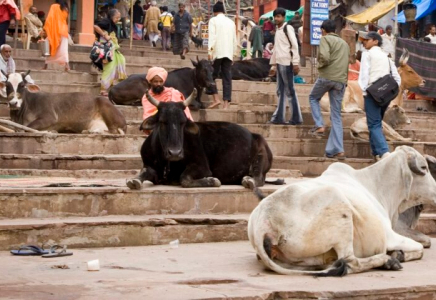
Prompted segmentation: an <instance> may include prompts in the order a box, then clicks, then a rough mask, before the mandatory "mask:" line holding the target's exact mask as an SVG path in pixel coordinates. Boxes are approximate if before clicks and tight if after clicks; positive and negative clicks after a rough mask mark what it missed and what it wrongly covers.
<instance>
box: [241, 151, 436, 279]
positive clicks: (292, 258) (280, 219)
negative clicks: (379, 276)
mask: <svg viewBox="0 0 436 300" xmlns="http://www.w3.org/2000/svg"><path fill="white" fill-rule="evenodd" d="M435 201H436V182H435V180H434V179H433V177H432V176H431V174H430V172H429V170H428V165H427V162H426V160H425V158H424V157H423V156H422V155H421V154H419V152H418V151H416V150H415V149H413V148H411V147H407V146H401V147H398V148H397V149H396V150H395V152H393V153H391V154H390V155H389V156H387V157H386V158H384V159H383V160H381V161H379V162H378V163H376V164H374V165H372V166H370V167H367V168H364V169H361V170H355V169H353V168H352V167H350V166H349V165H346V164H343V163H334V164H332V165H331V166H330V167H329V168H328V169H327V170H326V171H325V172H324V173H323V174H322V175H321V176H320V177H318V178H314V179H309V180H306V181H303V182H298V183H295V184H291V185H288V186H286V187H283V188H281V189H279V190H278V191H276V192H275V193H273V194H271V195H269V196H268V197H266V198H265V199H264V200H263V201H262V202H261V203H260V204H259V205H258V206H257V207H256V209H255V210H254V211H253V213H252V214H251V216H250V219H249V222H248V237H249V239H250V242H251V244H252V245H253V247H254V249H255V250H256V252H257V254H258V255H259V257H260V259H261V260H262V261H263V263H264V264H265V265H266V266H267V267H268V268H269V269H271V270H273V271H275V272H277V273H280V274H298V273H300V274H313V275H318V276H343V275H345V274H351V273H359V272H363V271H366V270H370V269H373V268H378V267H384V268H386V269H390V270H398V269H401V268H402V267H401V265H400V262H401V261H410V260H416V259H421V258H422V256H423V253H424V252H423V246H422V245H421V244H420V243H418V242H415V241H414V240H412V239H410V238H407V237H404V236H401V235H399V234H398V233H396V232H395V231H394V230H393V229H392V228H393V226H394V225H395V223H396V222H397V220H398V214H399V213H401V212H403V211H405V210H407V209H408V208H410V207H413V206H416V205H419V204H425V203H428V204H435ZM390 251H393V252H392V255H388V254H387V253H388V252H390ZM332 263H333V265H332ZM326 267H327V269H325V270H322V271H315V270H319V269H323V268H326Z"/></svg>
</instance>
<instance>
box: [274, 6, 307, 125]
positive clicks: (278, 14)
mask: <svg viewBox="0 0 436 300" xmlns="http://www.w3.org/2000/svg"><path fill="white" fill-rule="evenodd" d="M273 16H274V21H275V23H276V25H277V29H276V33H275V38H274V52H273V54H272V56H271V60H270V64H271V65H272V68H271V74H270V75H271V76H274V74H276V75H277V97H278V103H277V109H276V110H275V112H274V114H273V116H272V117H271V120H270V121H269V122H268V123H269V124H283V125H300V124H302V123H303V116H302V114H301V109H300V104H299V103H298V98H297V94H296V92H295V88H294V75H297V74H298V73H299V72H300V67H299V63H300V55H299V54H298V42H297V38H296V36H295V32H294V28H293V27H292V26H291V25H289V24H287V23H285V16H286V10H285V9H283V8H277V9H276V10H275V11H274V13H273ZM285 99H287V100H288V102H289V108H290V109H291V113H292V117H291V120H290V121H289V122H286V121H285V119H286V102H285Z"/></svg>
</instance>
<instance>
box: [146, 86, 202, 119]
mask: <svg viewBox="0 0 436 300" xmlns="http://www.w3.org/2000/svg"><path fill="white" fill-rule="evenodd" d="M150 96H152V97H153V98H155V99H156V100H158V101H159V102H170V101H172V102H183V101H185V96H183V94H182V93H180V92H179V91H178V90H176V89H174V88H168V87H165V88H164V90H163V92H162V93H160V94H158V95H157V94H155V93H153V91H152V90H150ZM142 107H143V109H144V113H143V115H142V119H143V120H145V119H147V118H148V117H150V116H152V115H154V114H156V113H157V107H156V106H154V105H153V104H151V103H150V102H149V101H148V99H147V96H145V95H144V96H143V97H142ZM185 115H186V117H187V118H188V119H189V120H191V121H194V119H193V118H192V116H191V111H190V110H189V108H188V107H187V108H186V109H185Z"/></svg>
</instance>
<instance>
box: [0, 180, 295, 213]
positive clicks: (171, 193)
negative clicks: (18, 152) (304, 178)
mask: <svg viewBox="0 0 436 300" xmlns="http://www.w3.org/2000/svg"><path fill="white" fill-rule="evenodd" d="M297 180H301V179H286V182H287V183H290V182H293V181H297ZM67 183H68V184H71V185H72V187H64V186H65V184H67ZM48 185H50V187H47V186H48ZM96 185H100V186H101V187H96ZM0 186H1V190H0V201H1V203H2V206H1V209H0V219H2V218H8V219H19V218H57V217H97V216H105V215H134V216H143V215H166V214H191V215H192V214H226V215H229V214H230V215H232V214H246V213H250V212H251V211H252V210H253V209H254V208H255V207H256V205H257V204H258V203H259V200H258V199H257V197H256V196H255V195H254V194H253V192H252V191H251V190H248V189H245V188H243V187H242V186H231V185H227V186H222V187H219V188H191V189H184V188H181V187H175V186H153V185H148V184H146V183H145V184H144V186H143V189H142V190H140V191H132V190H129V189H128V188H127V187H126V184H125V180H123V179H117V180H92V179H75V178H41V177H39V178H32V177H25V178H9V179H2V180H0ZM54 186H60V187H54ZM280 187H282V186H274V185H265V186H264V187H262V188H261V190H262V192H263V193H265V194H269V193H272V192H273V191H275V190H276V189H278V188H280Z"/></svg>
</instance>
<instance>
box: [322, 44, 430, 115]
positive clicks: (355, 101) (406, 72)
mask: <svg viewBox="0 0 436 300" xmlns="http://www.w3.org/2000/svg"><path fill="white" fill-rule="evenodd" d="M409 56H410V54H409V51H408V50H407V49H403V54H402V55H401V57H400V60H399V64H400V66H399V67H398V74H400V77H401V86H400V92H399V93H398V96H397V98H395V99H394V100H393V101H392V102H391V106H393V105H395V104H396V105H398V106H401V107H402V106H403V91H405V90H408V89H411V88H414V87H418V86H419V87H423V86H424V85H425V80H424V79H422V77H421V76H419V75H418V73H416V72H415V70H413V68H412V67H411V66H409V65H408V64H407V61H408V60H409ZM320 105H321V109H322V110H323V111H326V112H329V111H330V104H329V98H328V94H325V95H324V96H323V97H322V99H321V101H320ZM364 110H365V105H364V100H363V93H362V89H361V88H360V86H359V84H358V83H357V81H348V84H347V88H346V90H345V94H344V99H343V100H342V112H345V113H360V112H363V111H364Z"/></svg>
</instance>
